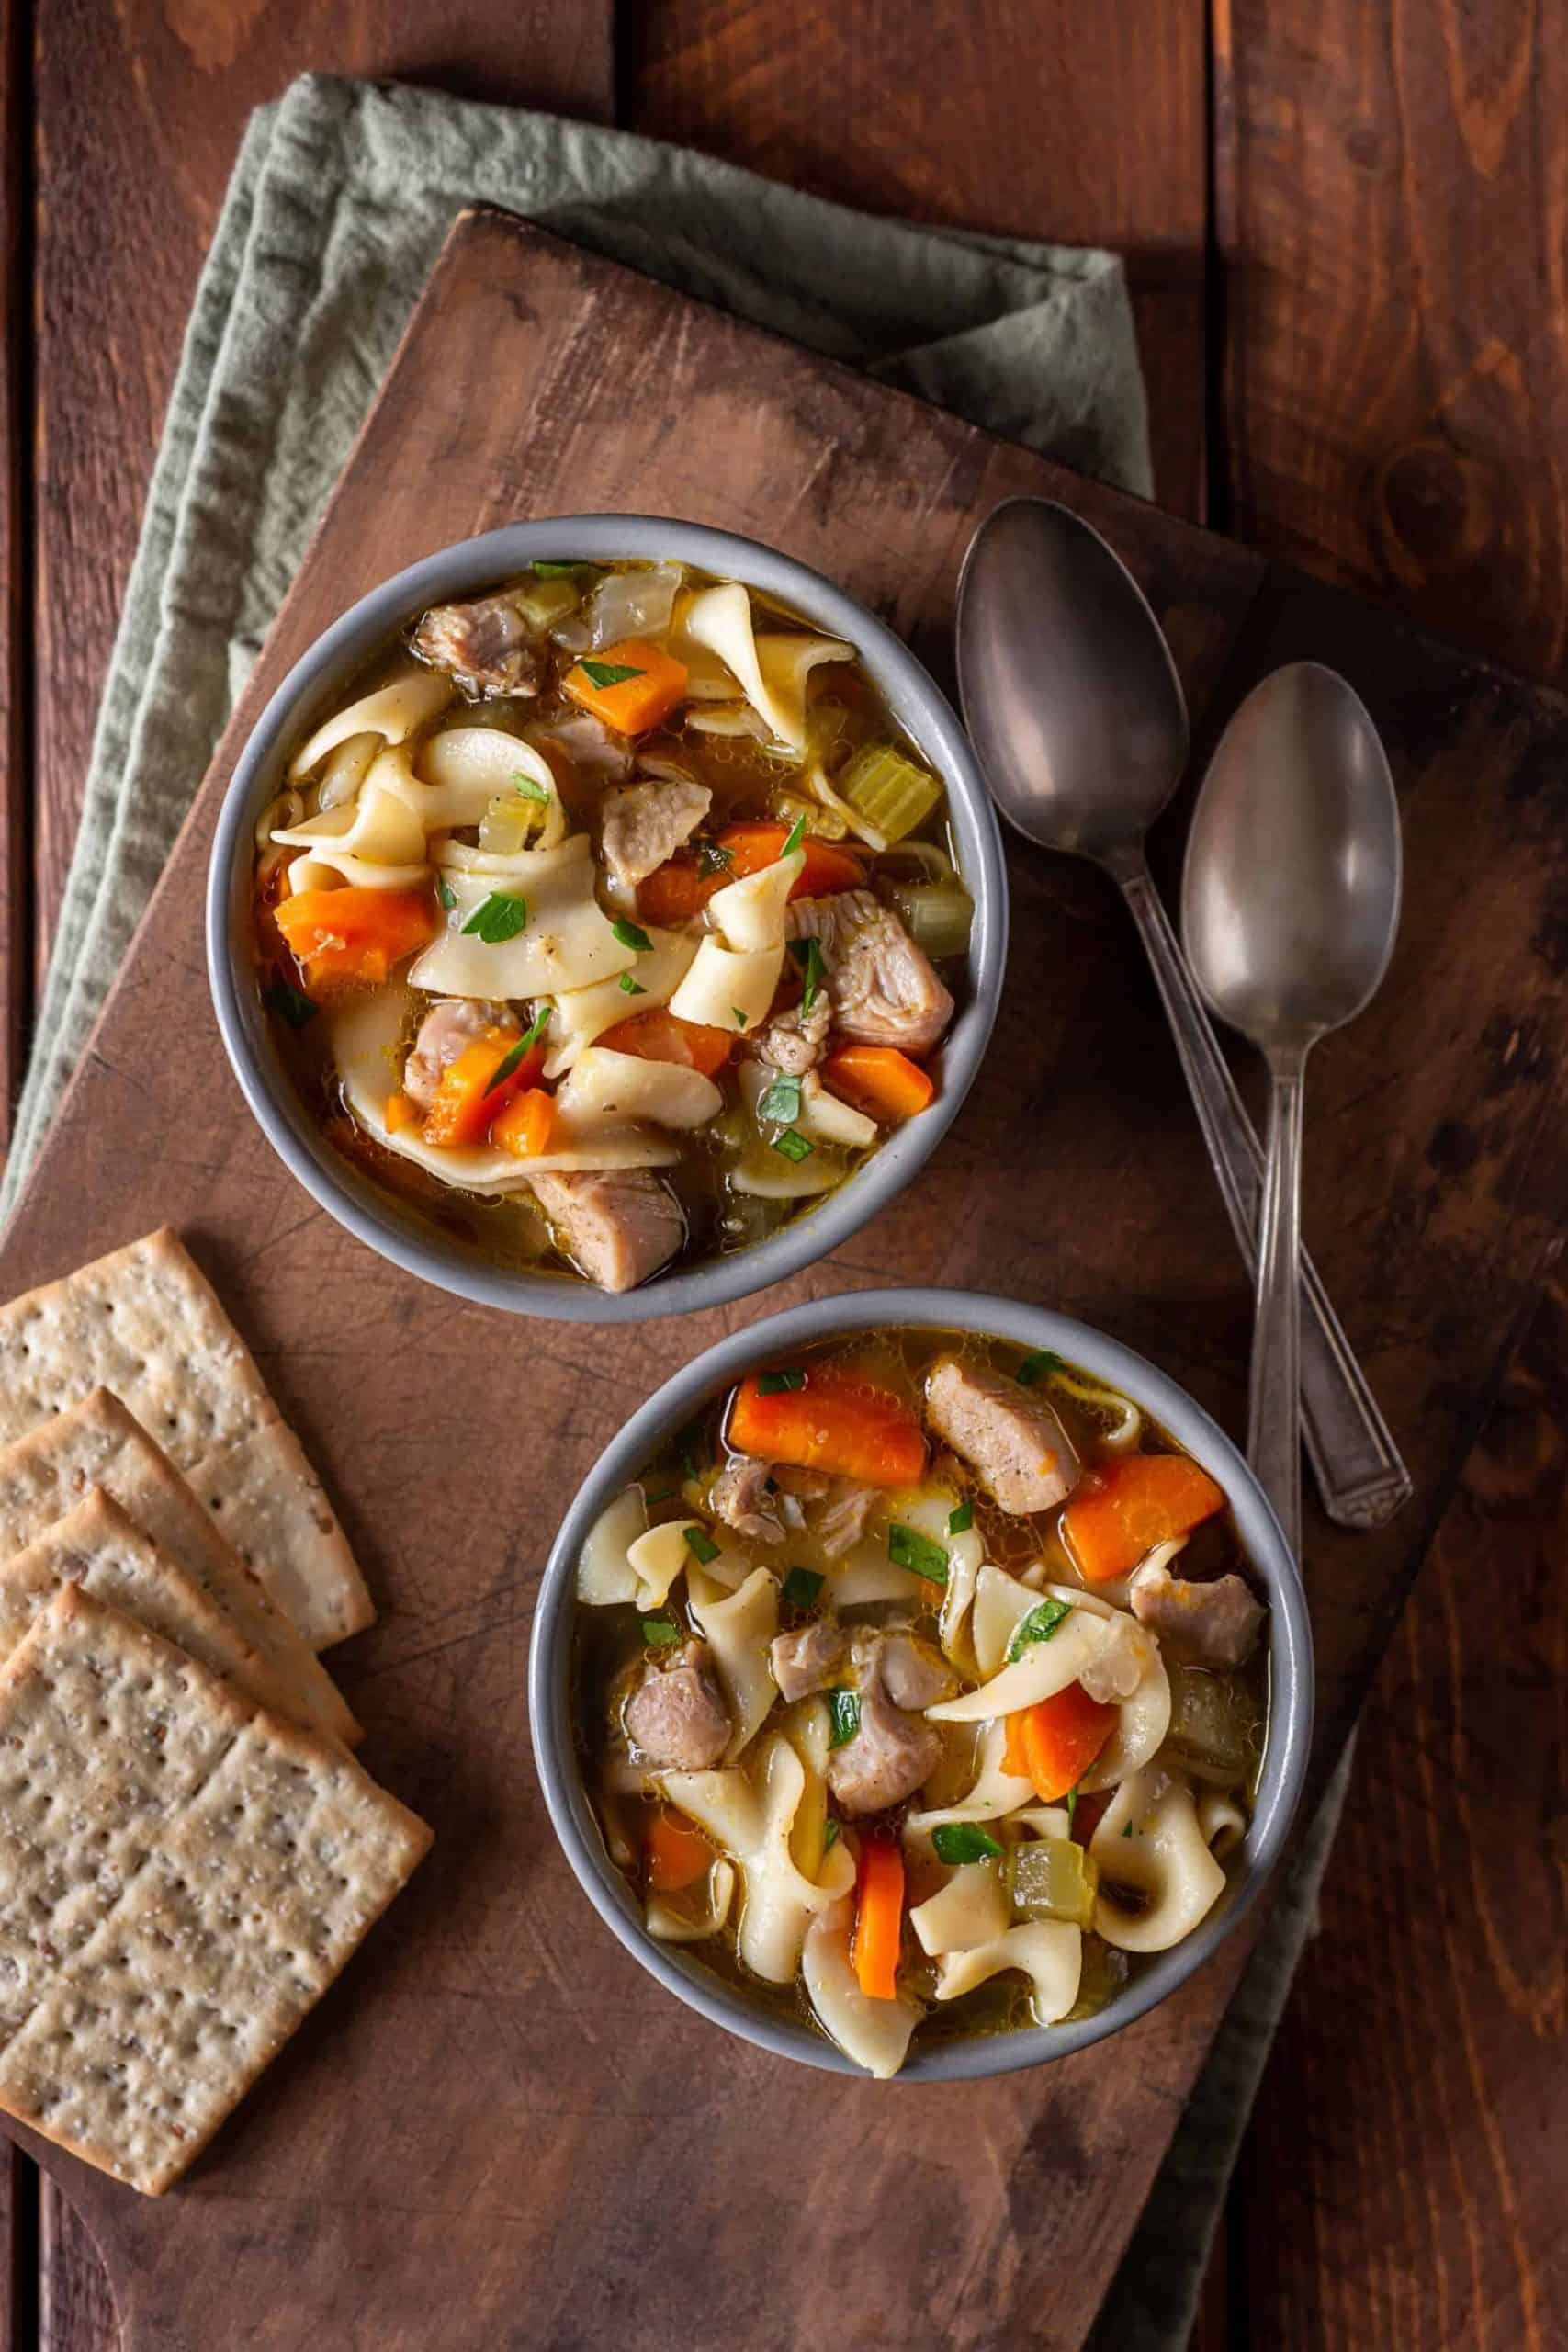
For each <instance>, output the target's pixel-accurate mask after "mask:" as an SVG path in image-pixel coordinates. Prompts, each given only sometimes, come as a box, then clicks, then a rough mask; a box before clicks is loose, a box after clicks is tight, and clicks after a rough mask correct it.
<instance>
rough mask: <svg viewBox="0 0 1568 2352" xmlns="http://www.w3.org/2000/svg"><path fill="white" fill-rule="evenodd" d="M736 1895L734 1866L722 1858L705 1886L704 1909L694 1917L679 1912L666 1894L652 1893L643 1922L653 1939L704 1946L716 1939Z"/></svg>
mask: <svg viewBox="0 0 1568 2352" xmlns="http://www.w3.org/2000/svg"><path fill="white" fill-rule="evenodd" d="M734 1895H735V1865H734V1863H733V1862H728V1861H726V1860H725V1859H724V1857H723V1856H722V1855H720V1856H719V1857H718V1859H717V1860H716V1861H715V1862H713V1863H712V1864H711V1865H710V1867H709V1869H708V1871H707V1873H706V1875H705V1879H704V1883H703V1894H702V1907H701V1909H700V1910H699V1911H697V1912H696V1913H695V1914H693V1913H692V1912H690V1911H685V1910H682V1909H680V1908H679V1907H678V1906H677V1905H675V1904H673V1903H671V1901H670V1899H669V1897H668V1896H667V1895H663V1894H649V1898H648V1903H647V1905H646V1908H645V1909H644V1912H643V1921H644V1924H645V1926H646V1927H647V1928H648V1932H649V1935H650V1936H657V1937H658V1939H659V1940H660V1943H664V1944H700V1943H705V1942H706V1940H707V1939H708V1937H709V1936H716V1935H717V1934H718V1933H719V1931H720V1929H721V1928H723V1926H724V1923H725V1921H726V1920H727V1919H728V1917H729V1906H730V1904H731V1902H732V1901H733V1899H734Z"/></svg>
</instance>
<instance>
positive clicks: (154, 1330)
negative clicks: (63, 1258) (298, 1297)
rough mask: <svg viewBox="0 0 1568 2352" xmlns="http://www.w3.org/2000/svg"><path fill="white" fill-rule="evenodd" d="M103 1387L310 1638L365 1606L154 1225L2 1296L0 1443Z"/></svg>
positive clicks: (232, 1337)
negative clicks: (5, 1300) (56, 1276)
mask: <svg viewBox="0 0 1568 2352" xmlns="http://www.w3.org/2000/svg"><path fill="white" fill-rule="evenodd" d="M100 1386H101V1387H105V1388H108V1389H111V1390H112V1391H113V1392H114V1394H115V1395H116V1396H117V1397H119V1398H120V1400H121V1402H122V1403H123V1404H125V1405H126V1406H128V1407H129V1408H130V1411H131V1412H132V1413H133V1414H134V1415H135V1417H136V1419H138V1420H139V1421H140V1422H141V1425H142V1427H143V1428H144V1429H145V1430H147V1432H148V1434H149V1436H151V1437H152V1438H154V1439H155V1440H156V1441H157V1442H158V1444H159V1445H160V1446H161V1447H162V1448H163V1450H164V1453H166V1454H167V1455H168V1457H169V1459H170V1460H171V1461H172V1462H173V1463H174V1464H175V1468H176V1469H177V1470H178V1471H180V1472H181V1474H182V1475H183V1476H185V1477H186V1478H187V1479H188V1480H189V1482H190V1485H191V1487H192V1489H193V1490H194V1492H195V1493H196V1495H197V1498H198V1500H199V1501H200V1502H201V1503H202V1504H203V1505H204V1506H205V1507H206V1508H207V1509H209V1510H211V1511H212V1512H213V1514H214V1516H215V1517H217V1518H218V1520H219V1521H220V1526H221V1528H222V1531H223V1533H224V1535H225V1537H226V1538H227V1540H228V1542H229V1543H230V1544H231V1545H232V1546H233V1548H234V1550H235V1551H237V1552H238V1553H239V1555H240V1556H241V1558H242V1559H243V1561H244V1562H245V1563H246V1565H247V1566H249V1567H251V1568H252V1569H254V1572H255V1574H256V1575H257V1576H258V1577H260V1579H261V1581H262V1583H263V1584H264V1585H265V1588H266V1589H267V1592H268V1594H269V1596H270V1598H271V1599H272V1600H273V1601H274V1602H276V1605H277V1606H278V1607H279V1608H280V1609H281V1610H283V1611H284V1612H285V1614H286V1615H287V1616H288V1618H289V1619H290V1620H291V1621H292V1623H294V1624H295V1625H296V1626H297V1627H298V1628H299V1632H300V1633H301V1634H303V1635H304V1637H305V1639H306V1641H307V1642H308V1643H309V1644H310V1646H311V1648H313V1649H326V1648H328V1647H330V1645H332V1644H333V1642H340V1641H342V1640H343V1639H344V1637H345V1636H346V1635H347V1634H353V1633H357V1632H358V1631H360V1630H361V1628H362V1627H364V1626H366V1625H369V1624H371V1623H374V1621H375V1615H376V1611H375V1609H374V1607H373V1605H372V1603H371V1600H370V1596H369V1593H368V1592H367V1589H366V1587H365V1580H364V1578H363V1577H361V1575H360V1573H359V1569H358V1567H357V1566H356V1565H355V1558H354V1555H353V1553H352V1552H351V1551H350V1549H349V1546H348V1542H347V1539H346V1538H345V1536H344V1532H343V1530H342V1529H341V1528H340V1527H339V1525H338V1523H337V1520H336V1518H335V1516H334V1515H333V1510H332V1506H331V1504H330V1503H329V1502H328V1500H327V1498H326V1495H325V1493H324V1491H323V1489H322V1487H321V1481H320V1480H319V1479H318V1478H317V1477H316V1476H315V1474H314V1473H313V1471H312V1470H311V1469H310V1464H309V1463H308V1462H307V1461H306V1459H305V1455H304V1453H303V1451H302V1450H301V1448H300V1445H299V1441H298V1439H297V1438H296V1437H295V1435H294V1432H293V1431H292V1430H290V1429H289V1428H288V1424H287V1422H285V1421H284V1419H282V1417H281V1415H280V1414H279V1412H278V1410H277V1408H276V1405H275V1404H274V1402H273V1400H272V1397H270V1396H269V1394H268V1393H267V1388H266V1385H265V1382H264V1381H263V1379H262V1376H261V1374H260V1373H259V1372H258V1371H257V1370H256V1367H255V1363H254V1361H253V1359H252V1357H251V1354H250V1351H249V1350H248V1349H247V1348H246V1346H245V1343H244V1341H243V1340H242V1339H241V1337H240V1335H239V1333H238V1331H236V1330H235V1329H234V1327H233V1325H232V1323H231V1322H230V1320H229V1317H228V1316H227V1315H226V1314H225V1313H224V1311H223V1308H222V1306H221V1304H220V1301H219V1299H218V1296H217V1295H216V1293H215V1292H214V1291H213V1289H212V1287H211V1284H210V1283H209V1282H208V1281H207V1279H206V1277H205V1276H204V1275H203V1274H202V1272H201V1271H200V1269H199V1268H198V1267H197V1264H196V1262H195V1261H194V1260H193V1259H192V1258H191V1256H190V1254H189V1252H188V1251H187V1250H186V1248H185V1245H184V1244H183V1243H182V1242H181V1240H180V1238H179V1237H178V1235H177V1234H175V1233H174V1232H172V1231H170V1230H169V1229H168V1228H166V1227H165V1228H164V1230H163V1231H161V1232H158V1233H152V1234H148V1235H147V1236H146V1237H145V1238H144V1239H142V1240H141V1241H133V1242H132V1243H131V1244H130V1247H129V1248H127V1249H124V1250H115V1251H113V1252H112V1253H111V1255H109V1256H108V1257H107V1258H99V1259H98V1260H96V1261H95V1263H94V1264H92V1265H90V1266H84V1267H82V1268H81V1269H80V1271H79V1272H76V1273H73V1274H68V1275H67V1276H66V1277H65V1279H64V1280H63V1281H62V1282H57V1283H46V1284H45V1285H44V1286H43V1288H41V1289H39V1290H34V1291H28V1292H27V1293H26V1294H25V1295H23V1296H22V1297H20V1298H16V1299H13V1300H12V1301H11V1303H10V1305H9V1306H5V1307H0V1443H3V1442H7V1441H9V1440H12V1439H15V1438H18V1437H22V1436H25V1435H26V1434H27V1432H28V1430H31V1429H34V1428H36V1427H37V1426H38V1424H39V1422H41V1421H43V1420H45V1419H47V1418H48V1417H49V1416H50V1415H51V1413H54V1412H57V1411H59V1410H60V1409H61V1408H63V1407H67V1406H71V1405H74V1404H78V1403H79V1402H80V1401H81V1400H82V1398H83V1397H85V1396H86V1395H87V1394H88V1393H89V1391H91V1390H92V1389H94V1388H97V1387H100Z"/></svg>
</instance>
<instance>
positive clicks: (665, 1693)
mask: <svg viewBox="0 0 1568 2352" xmlns="http://www.w3.org/2000/svg"><path fill="white" fill-rule="evenodd" d="M621 1722H622V1724H623V1725H624V1727H625V1730H626V1737H627V1739H628V1740H629V1741H630V1742H631V1745H632V1748H633V1750H634V1752H635V1754H636V1755H637V1757H638V1758H640V1759H641V1761H642V1762H643V1763H645V1764H646V1765H648V1766H649V1769H650V1770H653V1771H656V1772H705V1771H706V1770H708V1768H709V1767H710V1765H714V1764H716V1763H717V1762H718V1761H719V1758H721V1757H722V1756H723V1754H724V1751H725V1749H726V1748H727V1747H728V1745H729V1739H730V1734H731V1732H732V1730H733V1728H734V1726H733V1724H731V1723H730V1720H729V1710H728V1707H727V1706H726V1705H725V1703H724V1693H723V1692H722V1691H720V1689H719V1687H718V1683H717V1680H716V1677H715V1675H714V1671H713V1665H712V1661H711V1660H710V1658H709V1657H708V1651H707V1645H706V1644H705V1643H704V1642H686V1643H684V1644H683V1645H682V1647H681V1648H680V1649H679V1650H677V1651H676V1652H675V1654H674V1657H672V1659H671V1663H670V1664H669V1665H668V1666H660V1664H659V1663H658V1662H657V1661H656V1660H655V1659H653V1658H649V1661H648V1663H647V1665H646V1666H645V1667H644V1668H643V1670H642V1676H641V1679H640V1680H639V1681H638V1682H637V1687H636V1688H635V1690H634V1691H632V1693H631V1696H630V1697H629V1698H628V1699H627V1701H626V1705H625V1707H624V1708H623V1710H622V1713H621Z"/></svg>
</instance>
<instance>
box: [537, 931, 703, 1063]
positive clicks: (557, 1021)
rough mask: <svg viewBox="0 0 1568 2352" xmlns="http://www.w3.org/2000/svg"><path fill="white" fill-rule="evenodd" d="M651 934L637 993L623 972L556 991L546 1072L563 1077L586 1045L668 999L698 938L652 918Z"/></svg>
mask: <svg viewBox="0 0 1568 2352" xmlns="http://www.w3.org/2000/svg"><path fill="white" fill-rule="evenodd" d="M646 936H647V938H648V941H649V945H648V947H647V949H646V950H645V951H644V952H643V953H642V954H640V955H639V956H637V967H636V972H635V975H634V977H635V978H636V981H637V993H636V995H635V996H634V995H632V994H631V993H630V991H629V990H627V989H624V988H623V987H622V986H621V982H620V979H619V978H615V979H611V980H594V981H593V982H592V983H591V985H590V986H589V987H587V988H585V989H561V990H560V991H559V993H558V995H557V997H556V1000H555V1009H554V1012H552V1014H551V1017H550V1025H549V1029H548V1031H547V1035H546V1038H545V1044H546V1047H547V1053H546V1058H545V1076H546V1077H547V1078H559V1077H560V1076H561V1075H562V1073H563V1072H564V1071H566V1070H569V1069H570V1068H571V1066H572V1064H573V1063H574V1062H575V1061H576V1059H577V1057H578V1056H579V1055H580V1054H581V1051H582V1049H583V1047H584V1046H591V1045H592V1043H593V1041H594V1039H595V1038H596V1037H602V1036H603V1035H604V1032H605V1030H606V1029H613V1028H614V1027H615V1024H616V1023H617V1022H621V1021H625V1020H626V1019H627V1018H628V1017H630V1016H633V1015H635V1014H637V1013H639V1012H654V1011H656V1010H657V1009H658V1007H659V1006H660V1005H664V1004H668V1003H669V1001H670V1000H671V997H672V996H673V995H674V993H675V991H676V989H678V988H679V987H680V985H681V982H682V979H683V978H684V977H685V975H686V973H687V971H688V970H689V969H690V967H691V962H692V958H693V956H694V955H695V954H696V952H697V943H696V941H695V940H694V939H688V938H687V937H686V936H685V934H684V933H682V932H679V931H660V930H659V929H657V928H656V927H655V926H654V925H652V924H649V925H648V926H647V931H646Z"/></svg>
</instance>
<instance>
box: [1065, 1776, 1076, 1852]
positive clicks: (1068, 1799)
mask: <svg viewBox="0 0 1568 2352" xmlns="http://www.w3.org/2000/svg"><path fill="white" fill-rule="evenodd" d="M1062 1803H1063V1804H1065V1805H1066V1808H1067V1835H1068V1837H1069V1838H1070V1837H1071V1836H1072V1834H1073V1816H1074V1815H1075V1814H1076V1813H1077V1809H1078V1784H1077V1781H1074V1782H1073V1785H1072V1787H1071V1788H1070V1789H1069V1790H1068V1791H1067V1793H1066V1796H1065V1797H1064V1798H1063V1799H1062Z"/></svg>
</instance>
